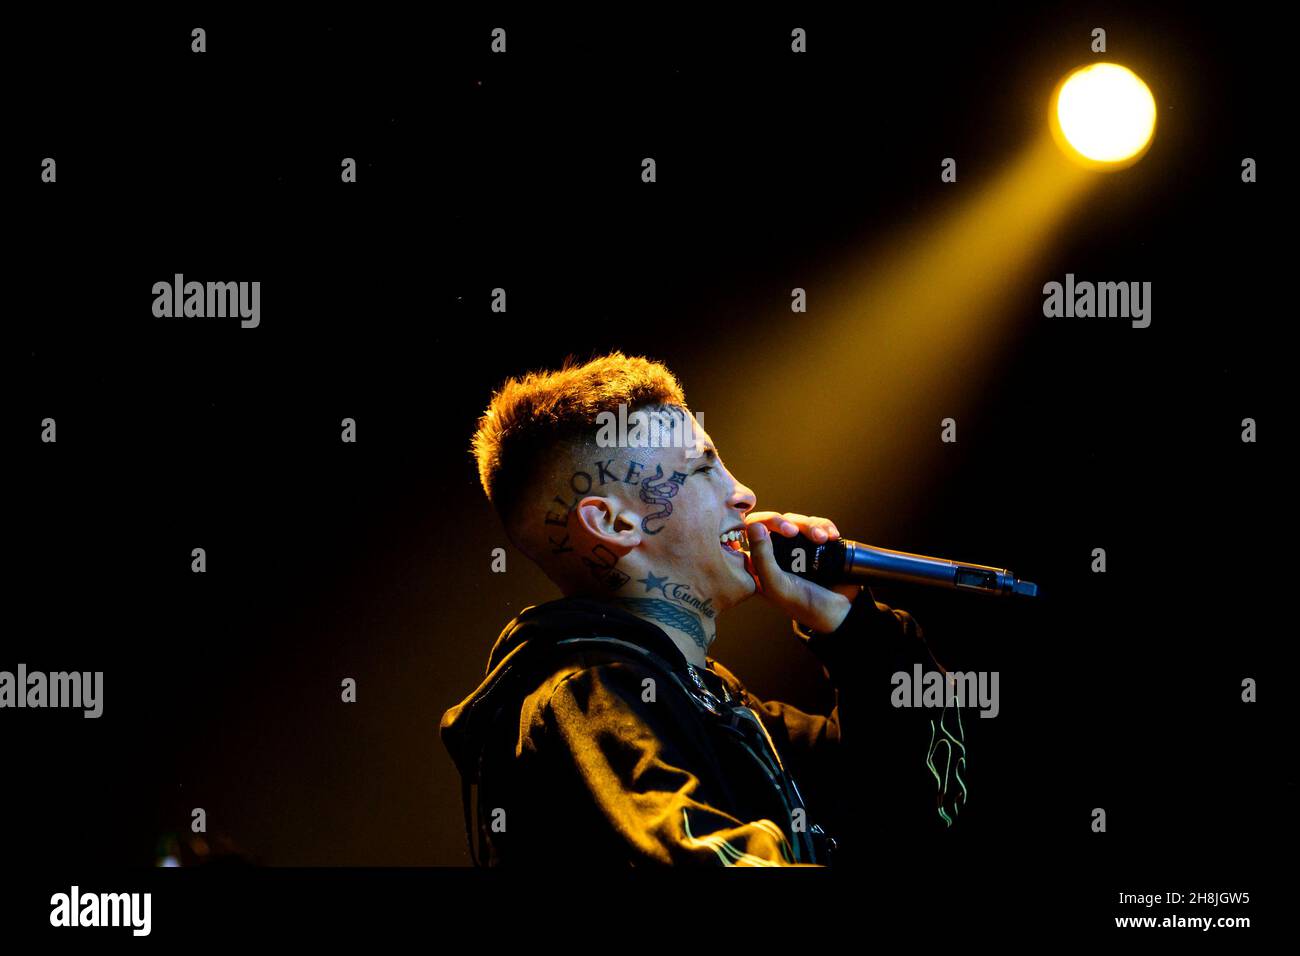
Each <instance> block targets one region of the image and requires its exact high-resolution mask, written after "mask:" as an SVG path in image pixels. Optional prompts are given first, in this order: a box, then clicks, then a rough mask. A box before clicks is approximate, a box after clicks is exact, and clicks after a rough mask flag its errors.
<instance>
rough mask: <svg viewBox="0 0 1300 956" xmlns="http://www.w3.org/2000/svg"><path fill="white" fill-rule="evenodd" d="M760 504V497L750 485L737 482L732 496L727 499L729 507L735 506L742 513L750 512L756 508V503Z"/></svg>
mask: <svg viewBox="0 0 1300 956" xmlns="http://www.w3.org/2000/svg"><path fill="white" fill-rule="evenodd" d="M756 504H758V498H757V497H756V496H755V495H754V492H753V491H751V490H750V488H749V486H747V485H742V484H741V483H740V482H738V481H737V482H736V486H735V488H733V489H732V491H731V496H730V497H729V498H728V499H727V505H728V507H731V508H735V509H736V510H737V511H739V512H740V513H741V514H742V515H743V514H748V513H749V512H751V511H753V510H754V505H756Z"/></svg>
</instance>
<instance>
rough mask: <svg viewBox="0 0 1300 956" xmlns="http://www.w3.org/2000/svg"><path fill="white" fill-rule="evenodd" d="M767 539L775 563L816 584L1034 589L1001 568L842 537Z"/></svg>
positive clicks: (995, 591)
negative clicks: (895, 583)
mask: <svg viewBox="0 0 1300 956" xmlns="http://www.w3.org/2000/svg"><path fill="white" fill-rule="evenodd" d="M771 540H772V546H773V550H774V551H775V553H776V560H777V563H778V564H780V565H781V567H782V568H784V569H785V570H787V571H790V572H791V573H793V574H797V575H799V576H800V577H803V578H807V579H808V580H809V581H812V582H813V583H815V584H822V585H830V584H843V583H844V582H846V581H856V580H864V579H865V580H867V581H870V580H872V579H876V580H885V581H905V582H907V583H909V584H927V585H931V586H937V587H945V588H951V589H952V590H956V591H979V592H981V593H983V594H992V595H997V596H999V597H1004V596H1008V595H1020V596H1023V597H1036V596H1037V595H1038V585H1036V584H1033V583H1032V582H1029V581H1021V580H1020V579H1018V578H1017V577H1016V576H1015V574H1013V573H1012V572H1010V571H1008V570H1007V569H1005V568H994V567H990V566H988V565H985V564H969V563H966V562H962V561H949V560H948V559H946V558H931V557H928V556H926V555H923V554H909V553H908V552H906V551H892V550H890V549H889V548H877V547H875V546H874V545H869V544H862V543H861V542H858V541H849V540H846V539H843V538H841V539H840V540H838V541H827V542H826V543H824V544H818V543H817V542H815V541H813V540H812V539H811V538H808V537H805V536H804V535H802V534H800V535H795V536H794V537H793V538H787V537H785V536H784V535H780V534H774V535H772V539H771ZM798 550H802V552H803V556H802V564H801V565H800V566H801V567H802V568H803V570H800V571H795V570H793V567H794V565H795V562H796V560H798V557H799V556H798V555H797V554H796V551H798Z"/></svg>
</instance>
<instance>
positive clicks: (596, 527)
mask: <svg viewBox="0 0 1300 956" xmlns="http://www.w3.org/2000/svg"><path fill="white" fill-rule="evenodd" d="M573 514H574V520H575V521H576V522H577V525H578V529H579V530H580V531H581V532H582V533H583V534H585V535H586V536H588V537H589V538H591V539H592V540H593V541H596V542H597V543H599V544H603V545H604V546H605V547H607V548H609V549H610V550H611V551H613V552H614V553H615V554H616V555H618V556H619V557H620V558H621V557H622V556H623V555H625V554H627V553H628V552H629V551H631V550H632V549H633V548H635V547H636V546H637V545H639V544H640V543H641V531H640V525H639V524H638V522H637V521H636V519H637V517H638V516H637V515H636V514H635V513H633V512H629V511H625V510H623V508H622V506H621V505H620V504H619V502H618V501H617V500H615V499H613V498H602V497H599V496H597V495H588V496H587V497H586V498H583V499H582V500H581V501H579V502H578V504H577V505H576V506H575V507H574V509H573Z"/></svg>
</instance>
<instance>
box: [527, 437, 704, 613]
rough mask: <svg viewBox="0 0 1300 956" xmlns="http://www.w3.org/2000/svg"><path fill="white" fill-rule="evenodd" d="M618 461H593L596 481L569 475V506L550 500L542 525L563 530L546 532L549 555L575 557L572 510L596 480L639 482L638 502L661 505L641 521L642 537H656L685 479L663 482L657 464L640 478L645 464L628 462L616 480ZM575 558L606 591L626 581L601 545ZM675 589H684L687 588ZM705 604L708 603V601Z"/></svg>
mask: <svg viewBox="0 0 1300 956" xmlns="http://www.w3.org/2000/svg"><path fill="white" fill-rule="evenodd" d="M617 460H618V459H616V458H607V459H604V460H602V461H597V462H595V463H594V465H593V467H594V468H595V471H596V477H595V478H593V477H592V475H591V472H589V471H575V472H574V473H573V474H572V475H570V476H569V490H570V491H572V492H573V501H572V502H571V503H570V502H566V501H565V500H564V498H562V497H561V496H560V495H556V496H555V497H554V499H552V500H553V501H554V503H555V505H556V507H555V508H552V509H550V510H548V511H547V512H546V518H545V523H546V524H548V525H553V526H554V527H557V528H562V529H564V531H563V533H562V534H560V533H548V534H547V535H546V540H547V543H549V544H550V546H551V554H554V555H559V554H566V553H568V554H577V552H576V551H575V550H574V548H573V546H572V545H571V544H570V543H569V531H568V526H569V516H570V515H571V514H572V513H573V509H574V508H576V507H577V506H578V502H579V501H581V500H582V497H583V496H584V495H586V494H589V493H590V492H591V489H592V488H593V487H596V486H597V485H596V482H597V479H599V486H600V487H604V486H605V485H607V484H609V483H610V482H611V481H613V482H619V483H621V484H625V485H635V484H637V483H638V481H639V483H640V485H641V487H640V492H639V494H640V498H641V500H642V501H643V502H645V503H646V504H649V505H661V506H662V507H661V508H660V509H659V510H658V511H656V512H654V513H653V514H648V515H646V516H645V517H644V518H642V519H641V531H642V532H643V533H645V534H658V533H659V532H660V531H662V530H663V523H664V521H666V520H667V519H668V517H669V516H670V515H671V514H672V513H673V506H672V501H671V499H672V498H674V497H675V496H676V495H677V492H678V491H680V490H681V487H682V485H683V484H685V482H686V477H687V476H686V475H684V474H683V473H682V472H680V471H674V472H673V473H672V474H671V475H670V476H669V477H668V478H667V479H665V478H664V469H663V466H662V465H659V464H656V465H655V473H654V474H653V475H646V476H645V477H642V476H641V472H642V471H643V470H644V468H645V465H643V464H641V462H639V461H635V460H632V461H629V462H628V466H627V471H626V473H625V474H624V475H623V477H622V478H619V477H618V475H616V474H615V473H614V464H615V462H616V461H617ZM620 470H621V469H620ZM651 521H654V522H657V526H656V527H653V528H652V527H651V526H650V522H651ZM577 556H578V558H579V559H580V560H581V561H582V563H583V564H584V565H585V566H586V568H587V570H588V571H590V572H591V574H592V576H593V577H595V579H596V580H597V581H599V582H600V583H601V584H602V585H603V586H604V587H606V588H608V589H609V590H611V591H617V590H618V589H619V588H621V587H622V586H623V585H625V584H627V582H628V580H629V578H628V576H627V575H626V574H625V573H623V572H622V571H620V570H618V568H617V567H616V565H617V564H618V555H616V554H615V553H614V552H613V551H611V550H610V549H609V548H607V547H605V546H604V545H603V544H598V545H596V546H595V547H594V548H592V549H591V553H590V554H589V555H577ZM677 586H678V587H687V585H677ZM668 596H669V595H668V594H665V597H668ZM687 603H691V601H688V602H687ZM705 603H706V604H707V602H705ZM701 610H702V611H703V612H704V613H705V614H706V615H707V616H709V617H712V616H713V609H712V608H708V607H705V608H701Z"/></svg>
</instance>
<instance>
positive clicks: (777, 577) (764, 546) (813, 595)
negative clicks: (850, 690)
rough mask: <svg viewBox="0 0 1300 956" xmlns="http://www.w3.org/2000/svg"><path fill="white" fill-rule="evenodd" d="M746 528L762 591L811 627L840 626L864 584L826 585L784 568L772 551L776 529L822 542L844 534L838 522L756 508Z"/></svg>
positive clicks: (788, 535)
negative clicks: (838, 526)
mask: <svg viewBox="0 0 1300 956" xmlns="http://www.w3.org/2000/svg"><path fill="white" fill-rule="evenodd" d="M745 532H746V534H747V535H748V536H749V560H750V564H751V565H753V573H754V575H755V577H756V579H757V581H758V591H759V593H760V594H762V595H763V597H765V598H767V600H768V601H770V602H771V603H772V604H774V605H776V607H777V608H779V609H780V610H781V613H783V614H785V615H786V616H787V617H790V618H793V619H794V620H795V621H796V622H798V623H799V624H801V625H803V626H804V627H805V628H807V629H808V630H811V631H824V632H829V631H833V630H835V629H836V628H837V627H839V626H840V623H841V622H842V621H843V620H844V618H845V617H847V616H848V613H849V607H850V606H851V605H852V603H853V599H854V598H855V597H857V595H858V592H859V591H861V590H862V585H860V584H837V585H835V587H834V588H833V589H831V588H824V587H821V586H820V585H817V584H813V583H812V582H811V581H805V580H804V579H803V578H801V577H799V576H798V575H796V574H790V573H789V572H788V571H784V570H782V569H781V566H780V565H779V564H777V563H776V555H775V554H773V553H772V541H771V539H770V537H769V534H772V533H775V534H780V535H784V536H785V537H787V538H793V537H794V536H795V535H797V534H800V533H802V534H803V535H804V536H805V537H808V538H811V539H812V540H813V541H816V542H817V543H818V544H820V543H822V542H823V541H834V540H835V539H837V538H838V537H839V536H840V531H839V529H838V528H836V527H835V522H833V521H831V520H830V519H829V518H810V517H809V516H808V515H800V514H777V513H776V512H775V511H756V512H754V513H753V514H750V515H747V516H746V517H745Z"/></svg>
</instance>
